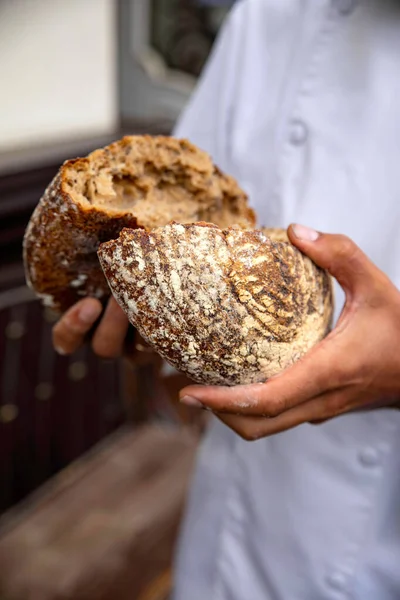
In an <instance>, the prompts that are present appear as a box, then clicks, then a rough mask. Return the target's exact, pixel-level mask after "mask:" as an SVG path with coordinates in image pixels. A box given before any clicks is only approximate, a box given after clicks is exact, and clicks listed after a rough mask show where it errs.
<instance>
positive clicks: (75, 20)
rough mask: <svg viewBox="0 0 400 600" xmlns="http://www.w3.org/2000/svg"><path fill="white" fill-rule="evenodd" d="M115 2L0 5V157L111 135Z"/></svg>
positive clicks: (9, 0) (4, 1)
mask: <svg viewBox="0 0 400 600" xmlns="http://www.w3.org/2000/svg"><path fill="white" fill-rule="evenodd" d="M115 42H116V39H115V6H114V0H0V151H4V150H9V149H14V148H19V147H26V146H28V145H32V144H33V145H37V144H40V143H42V142H53V141H54V142H57V141H61V140H68V139H73V138H74V137H81V136H84V135H87V134H88V135H92V134H103V133H107V132H110V131H112V129H113V127H114V125H115V123H116V119H117V103H116V97H117V96H116V94H117V86H116V67H117V64H116V43H115Z"/></svg>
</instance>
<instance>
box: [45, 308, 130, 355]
mask: <svg viewBox="0 0 400 600" xmlns="http://www.w3.org/2000/svg"><path fill="white" fill-rule="evenodd" d="M102 310H103V307H102V305H101V303H100V302H99V300H96V299H95V298H84V299H83V300H80V301H79V302H77V303H76V304H74V306H72V307H71V308H70V309H69V310H68V311H67V312H66V313H65V314H64V315H63V316H62V317H61V319H60V320H59V321H58V323H56V325H55V326H54V327H53V344H54V347H55V349H56V350H57V352H59V353H60V354H72V353H73V352H75V351H76V350H77V349H78V348H79V347H80V346H81V345H82V344H83V342H84V340H85V338H86V336H87V334H88V333H89V331H90V330H91V329H92V328H93V327H94V325H95V324H96V322H97V321H98V320H99V318H100V316H101V314H102ZM128 327H129V322H128V319H127V317H126V315H125V313H124V312H123V311H122V309H121V308H120V307H119V306H118V304H117V302H116V301H115V300H114V298H111V299H110V300H109V301H108V304H107V307H106V309H105V311H104V315H103V317H102V318H101V321H100V323H99V324H98V326H97V328H96V329H95V331H94V334H93V337H92V341H91V344H92V348H93V351H94V352H95V353H96V354H97V355H99V356H101V357H103V358H114V357H116V356H120V355H121V354H122V352H123V348H124V341H125V337H126V334H127V331H128Z"/></svg>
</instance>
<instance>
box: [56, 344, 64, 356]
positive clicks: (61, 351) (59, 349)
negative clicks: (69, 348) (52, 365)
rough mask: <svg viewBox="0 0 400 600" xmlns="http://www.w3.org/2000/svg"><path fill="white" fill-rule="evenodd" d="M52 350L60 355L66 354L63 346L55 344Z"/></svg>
mask: <svg viewBox="0 0 400 600" xmlns="http://www.w3.org/2000/svg"><path fill="white" fill-rule="evenodd" d="M54 350H55V351H56V352H57V354H59V355H60V356H66V355H67V353H66V351H65V350H64V348H61V346H55V347H54Z"/></svg>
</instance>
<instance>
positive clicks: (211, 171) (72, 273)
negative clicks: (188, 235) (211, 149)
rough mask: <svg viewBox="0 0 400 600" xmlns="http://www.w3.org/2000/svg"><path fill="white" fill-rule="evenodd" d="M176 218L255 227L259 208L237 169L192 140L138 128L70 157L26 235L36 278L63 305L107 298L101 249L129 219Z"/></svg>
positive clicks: (145, 222) (45, 294)
mask: <svg viewBox="0 0 400 600" xmlns="http://www.w3.org/2000/svg"><path fill="white" fill-rule="evenodd" d="M171 220H175V221H178V222H183V223H191V222H196V221H202V220H207V221H210V222H213V223H216V224H217V225H220V226H221V227H226V226H229V225H233V224H237V225H239V226H240V227H243V228H247V227H253V226H254V224H255V216H254V212H253V211H252V210H251V209H250V208H249V206H248V203H247V197H246V195H245V194H244V192H243V191H242V190H241V189H240V188H239V186H238V185H237V183H236V182H235V180H234V179H232V178H231V177H228V176H226V175H224V174H223V173H222V172H221V171H220V170H219V169H218V168H217V167H215V166H214V165H213V163H212V161H211V159H210V157H209V156H208V154H206V153H205V152H203V151H201V150H199V149H198V148H196V147H195V146H194V145H193V144H191V143H189V142H188V141H186V140H178V139H175V138H172V137H161V136H159V137H153V136H131V137H124V138H123V139H122V140H119V141H117V142H114V143H113V144H111V145H110V146H107V147H105V148H102V149H100V150H96V151H95V152H92V153H91V154H89V155H88V156H87V157H86V158H78V159H75V160H69V161H67V162H65V163H64V164H63V165H62V167H61V168H60V170H59V172H58V174H57V175H56V177H55V178H54V179H53V181H52V182H51V183H50V185H49V187H48V188H47V189H46V191H45V193H44V196H43V197H42V199H41V200H40V202H39V204H38V206H37V207H36V209H35V211H34V213H33V215H32V217H31V220H30V222H29V225H28V227H27V230H26V234H25V238H24V262H25V271H26V278H27V282H28V284H29V285H30V286H31V287H32V288H33V290H34V291H35V292H36V293H37V294H38V295H39V296H41V298H42V300H43V301H44V303H45V304H46V305H47V306H49V307H51V308H53V309H56V310H60V311H63V310H65V309H67V308H68V307H69V306H71V305H72V304H73V303H74V302H76V301H77V300H79V299H80V298H82V297H84V296H94V297H97V298H100V299H106V298H107V297H108V296H109V294H110V291H109V288H108V285H107V282H106V280H105V278H104V275H103V273H102V270H101V268H100V265H99V261H98V258H97V255H96V252H97V248H98V246H99V244H100V243H101V242H104V241H107V240H110V239H113V238H116V237H118V234H119V232H120V231H121V229H122V228H123V227H130V228H136V227H144V228H153V227H157V226H160V225H166V224H167V223H169V222H170V221H171Z"/></svg>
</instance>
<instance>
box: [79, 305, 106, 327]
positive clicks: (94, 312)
mask: <svg viewBox="0 0 400 600" xmlns="http://www.w3.org/2000/svg"><path fill="white" fill-rule="evenodd" d="M100 313H101V307H100V306H98V305H97V304H92V303H91V302H90V303H87V304H84V305H83V306H82V308H81V309H80V311H79V313H78V318H79V320H80V321H82V323H86V324H87V325H91V324H92V323H94V322H95V321H96V319H98V318H99V316H100Z"/></svg>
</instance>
